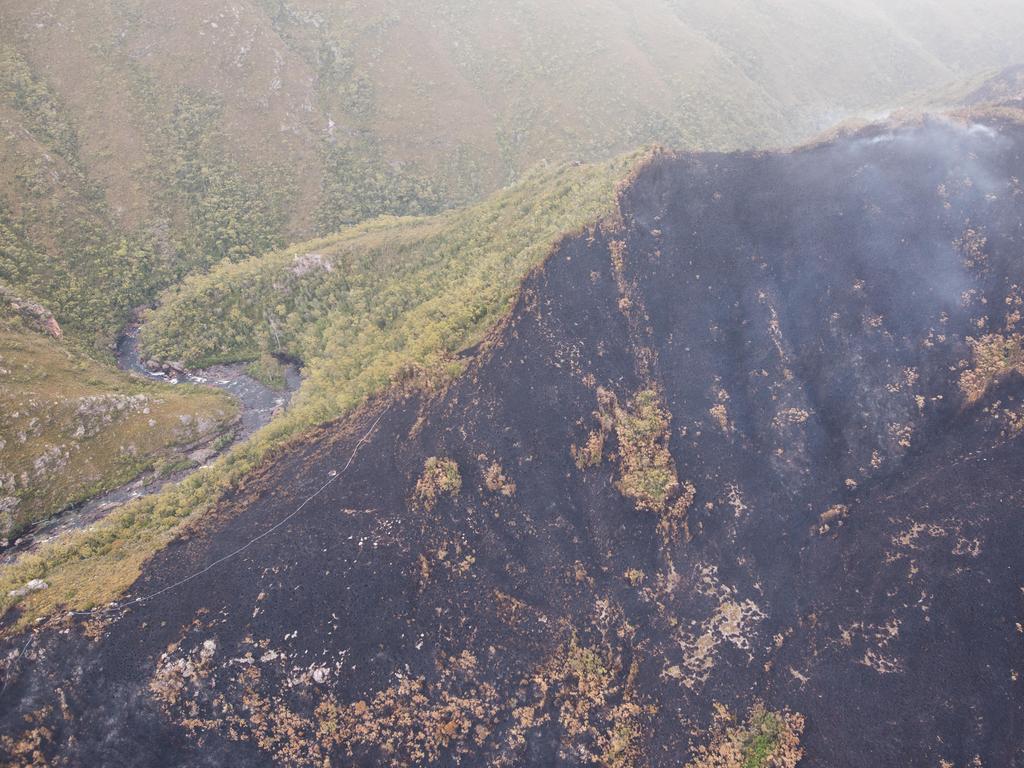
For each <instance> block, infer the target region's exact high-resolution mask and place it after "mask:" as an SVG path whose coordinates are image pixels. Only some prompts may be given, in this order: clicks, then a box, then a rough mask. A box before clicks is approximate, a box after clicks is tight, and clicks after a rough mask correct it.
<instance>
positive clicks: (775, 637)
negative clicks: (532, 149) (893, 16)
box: [0, 120, 1024, 767]
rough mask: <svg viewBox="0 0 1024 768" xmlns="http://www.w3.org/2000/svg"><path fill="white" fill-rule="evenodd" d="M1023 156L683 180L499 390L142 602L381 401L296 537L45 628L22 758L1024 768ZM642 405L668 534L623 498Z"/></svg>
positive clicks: (293, 527)
mask: <svg viewBox="0 0 1024 768" xmlns="http://www.w3.org/2000/svg"><path fill="white" fill-rule="evenodd" d="M1022 149H1024V128H1022V127H1021V126H1020V125H1018V124H1015V123H1010V122H1007V123H997V122H993V121H989V122H987V123H986V124H981V123H971V122H962V123H952V122H945V121H938V120H935V121H927V122H924V123H921V124H918V125H914V126H906V127H898V128H884V129H883V128H879V129H873V130H871V131H868V132H866V133H861V134H858V135H856V136H852V137H846V138H842V139H839V140H837V141H834V142H832V143H829V144H825V145H821V146H816V147H812V148H808V149H803V150H800V151H795V152H792V153H787V154H764V155H751V154H732V155H700V156H684V157H669V156H665V157H662V158H660V159H657V160H656V161H655V162H653V163H652V164H651V165H650V166H649V167H648V168H647V169H646V170H645V171H644V172H643V173H642V174H641V175H640V177H639V178H638V179H637V180H636V181H635V183H634V184H633V185H632V186H631V187H630V188H629V189H628V190H626V191H625V192H624V193H623V198H622V204H621V205H622V214H623V220H624V224H623V226H622V227H621V229H618V230H614V231H613V230H608V229H598V230H597V231H595V232H593V233H590V234H589V235H587V236H583V237H579V238H575V239H570V240H567V241H566V242H564V243H563V244H562V245H561V246H560V248H559V249H558V250H557V251H556V253H554V254H553V255H552V257H551V258H550V259H549V261H548V263H547V264H546V265H545V267H544V269H543V270H541V271H538V272H537V273H536V274H535V275H533V276H532V277H531V278H530V279H529V280H528V281H527V283H526V284H525V285H524V288H523V291H522V294H521V297H520V299H519V302H518V304H517V306H516V308H515V310H514V312H513V315H512V316H511V318H510V319H509V321H508V322H507V323H506V324H505V325H504V326H503V327H502V328H501V329H499V330H498V331H497V332H496V333H495V335H494V336H493V338H492V340H491V342H490V343H489V344H487V345H485V347H484V350H483V351H482V352H480V353H479V355H478V357H477V358H476V360H475V361H474V363H473V364H472V366H471V369H470V371H469V373H468V374H467V375H466V376H464V377H463V378H461V379H460V380H458V381H457V382H455V383H454V384H453V385H452V386H451V387H450V388H449V389H448V390H447V391H445V392H443V393H440V394H436V395H432V396H425V395H420V394H407V395H401V396H395V397H394V398H393V399H392V400H391V401H389V403H381V404H379V405H378V406H376V407H375V409H370V410H368V411H367V412H365V413H363V414H361V415H360V416H358V417H356V418H354V419H352V420H350V421H349V422H348V423H345V424H341V425H337V426H335V427H332V428H330V429H327V430H325V431H323V432H322V433H320V434H319V435H317V436H316V437H315V439H313V440H311V441H310V442H309V443H308V444H307V445H306V446H305V447H304V448H301V449H297V450H295V451H294V452H292V453H291V454H290V455H288V456H286V457H285V458H283V459H282V460H280V461H278V462H277V463H275V464H274V465H273V466H270V467H268V468H267V469H266V470H265V471H264V472H263V473H262V475H261V476H259V477H258V478H255V479H254V480H253V482H252V483H250V485H249V488H250V489H249V491H248V492H247V493H246V494H245V495H244V496H243V497H240V498H234V499H231V500H230V502H229V503H228V504H226V505H225V506H224V508H223V510H222V515H220V517H219V518H218V519H217V520H215V521H211V522H210V523H209V525H207V526H206V528H205V530H204V533H203V534H202V535H199V536H194V537H192V538H191V539H189V540H185V541H178V542H175V543H174V544H173V545H172V546H170V547H169V548H168V549H167V550H165V551H164V552H163V553H162V554H161V555H160V556H158V557H157V558H155V559H154V561H153V562H152V563H151V564H150V566H149V567H148V569H147V572H146V575H145V576H144V577H143V578H142V580H141V581H140V583H139V584H137V585H136V588H135V590H134V592H135V593H136V594H145V593H149V592H152V591H154V590H156V589H159V588H161V587H162V586H163V585H166V584H171V583H173V582H175V581H176V580H178V579H180V578H181V577H182V576H184V575H187V574H189V573H191V572H193V571H195V570H197V569H198V568H201V567H203V566H204V565H205V564H206V563H209V562H211V561H213V560H215V559H216V558H218V557H220V556H222V555H224V554H226V553H228V552H230V551H232V550H234V549H235V548H236V547H238V546H239V545H240V544H241V543H243V542H245V541H247V540H249V539H251V538H252V537H253V536H255V535H256V534H258V533H260V532H261V531H263V530H265V529H266V528H268V527H269V526H271V525H273V524H274V523H275V522H277V521H278V520H280V519H281V518H282V517H283V516H284V515H286V514H288V513H289V512H290V511H291V510H292V509H294V507H295V505H296V504H297V503H298V502H299V501H301V499H303V498H305V497H306V496H307V495H309V494H310V493H311V492H312V491H313V490H315V489H316V488H317V487H319V486H320V485H321V484H322V483H323V482H324V480H325V478H326V477H327V476H328V472H329V471H331V470H339V469H341V467H342V466H343V465H344V464H345V462H346V461H347V460H348V458H349V456H350V455H351V452H352V450H353V447H354V445H355V443H356V441H357V440H358V438H359V436H361V435H362V434H363V433H364V432H365V430H366V428H367V427H368V426H369V424H370V423H372V421H373V420H374V419H375V418H376V417H377V416H378V415H379V414H380V413H381V412H383V414H384V415H383V418H382V419H381V421H380V424H379V425H378V427H377V430H376V431H375V432H374V434H373V436H372V438H371V440H370V441H369V442H368V443H367V444H366V445H365V446H363V448H362V449H361V451H360V452H359V453H358V455H357V457H356V459H355V461H354V462H353V464H352V466H351V468H350V469H349V470H348V471H347V473H346V474H345V475H344V476H343V478H342V479H341V480H340V481H339V482H337V483H336V484H334V485H332V486H331V487H330V488H329V489H328V490H327V491H325V492H324V493H323V494H322V495H321V496H319V497H318V498H317V499H316V501H314V502H313V503H311V504H310V505H309V506H308V507H307V508H306V509H305V510H304V511H303V512H302V513H301V515H299V516H298V517H296V518H295V519H294V520H293V521H292V522H291V523H289V524H288V525H287V526H286V527H284V528H282V529H281V530H279V531H278V532H277V533H275V534H274V535H273V536H270V537H268V538H266V539H264V540H262V541H261V542H259V543H258V544H256V545H255V546H253V547H252V548H251V549H249V550H247V551H246V552H245V553H244V554H243V555H242V556H240V557H239V558H237V559H235V560H233V561H230V562H229V563H227V564H225V565H223V566H222V567H218V568H216V569H214V570H213V571H211V572H210V573H209V574H207V575H205V576H203V577H202V578H199V579H196V580H194V581H191V582H189V583H188V584H186V585H184V586H183V587H181V588H179V589H177V590H176V591H174V592H172V593H168V594H167V595H165V596H164V597H162V598H160V599H157V600H154V601H152V602H150V603H147V604H145V605H143V606H141V607H138V608H135V609H132V610H131V611H129V612H128V613H127V615H125V616H124V617H123V618H120V619H118V620H116V621H113V622H111V623H108V624H102V623H99V622H92V623H89V624H79V623H74V624H69V625H67V626H66V627H65V628H64V629H62V630H58V629H51V630H48V631H44V632H41V633H40V635H39V637H38V638H37V640H36V641H35V642H34V644H33V646H32V648H31V650H30V652H29V653H28V654H27V657H26V658H25V659H24V660H23V661H22V664H21V671H20V672H19V673H18V674H17V675H15V676H14V677H13V679H12V680H11V682H10V684H9V685H8V686H7V688H6V689H5V690H4V691H3V693H2V694H0V711H2V713H3V714H2V715H0V732H2V733H3V734H7V735H6V736H5V737H4V738H3V741H2V742H0V749H2V750H3V751H5V752H6V759H7V760H9V761H13V762H14V763H15V764H32V762H31V760H32V759H33V758H32V755H33V752H38V754H39V756H40V757H39V761H40V762H39V763H38V764H44V763H45V764H50V765H60V764H67V765H110V766H115V765H167V766H170V765H227V764H232V765H271V764H288V765H321V764H326V762H327V761H330V763H331V764H335V765H366V766H370V765H421V764H435V763H436V764H439V765H455V764H461V765H601V764H603V765H610V766H633V765H635V766H681V765H684V764H685V763H686V762H687V759H688V758H689V756H690V754H691V749H692V747H694V746H695V745H698V744H700V743H702V741H703V740H704V734H705V732H706V730H707V728H708V727H709V725H710V724H711V721H712V718H713V715H714V709H715V707H714V705H715V703H716V702H717V703H721V704H724V705H725V706H727V707H729V708H730V709H732V710H734V711H737V712H743V711H745V710H746V709H747V708H748V707H749V706H750V705H751V704H752V703H753V702H754V701H757V700H761V701H764V702H765V703H766V704H767V705H768V706H769V707H770V708H778V709H781V708H789V709H791V710H793V711H796V712H800V713H802V714H803V715H804V716H805V717H806V723H807V727H806V731H805V733H804V737H803V745H804V748H805V750H806V756H805V759H804V761H803V763H802V765H807V766H839V765H842V766H865V767H867V766H878V765H905V766H919V765H920V766H938V765H940V764H943V763H942V761H948V763H949V764H951V765H955V766H966V765H972V764H974V763H972V762H971V761H972V760H975V759H978V760H980V761H981V762H980V763H977V764H979V765H985V766H1014V765H1024V722H1022V717H1024V697H1022V690H1021V686H1022V683H1021V681H1020V677H1019V675H1020V673H1021V672H1022V671H1024V644H1022V643H1024V640H1022V637H1024V636H1022V634H1021V628H1020V627H1021V625H1020V623H1019V622H1021V621H1024V568H1022V566H1021V555H1020V553H1021V551H1022V549H1024V529H1022V526H1021V525H1020V524H1019V517H1020V510H1021V506H1022V502H1024V481H1022V479H1021V476H1022V475H1021V471H1020V470H1021V465H1022V460H1024V447H1022V446H1024V444H1022V443H1021V439H1020V437H1018V434H1019V433H1020V432H1021V431H1022V429H1024V401H1022V398H1024V378H1022V377H1021V375H1020V373H1019V372H1018V369H1020V368H1021V365H1022V363H1021V360H1024V357H1018V355H1020V354H1021V350H1020V339H1019V337H1017V336H1016V335H1015V334H1016V330H1015V326H1017V325H1018V324H1019V323H1020V322H1021V312H1022V311H1024V310H1021V306H1022V301H1024V259H1022V258H1021V257H1022V253H1024V252H1022V249H1024V240H1022V237H1024V188H1022V186H1021V182H1020V181H1019V180H1020V179H1021V178H1024V159H1022V156H1021V151H1022ZM972 340H973V341H972ZM993 350H994V351H993ZM1022 370H1024V369H1022ZM645 392H646V393H651V395H650V396H651V397H652V398H653V399H654V402H655V403H656V404H658V406H657V407H659V408H662V409H663V410H664V416H665V417H666V419H667V427H666V429H665V430H664V434H662V435H660V436H659V435H655V436H654V438H653V439H654V442H655V443H656V444H657V443H658V441H659V440H662V439H664V438H667V443H663V445H667V447H668V449H669V451H670V454H671V463H670V465H669V467H668V470H667V472H668V474H669V476H670V477H669V479H668V481H667V482H665V483H661V484H660V485H659V484H657V483H656V484H655V485H657V486H658V487H657V489H656V492H655V493H654V495H655V496H657V495H658V493H660V492H661V491H664V494H663V495H664V505H663V507H664V508H663V509H660V510H659V509H648V510H639V509H637V506H638V504H637V499H636V497H635V496H633V497H631V496H629V495H627V494H626V493H625V491H626V490H627V489H628V488H629V487H630V486H629V483H628V482H627V481H626V480H625V479H624V473H625V472H626V467H627V463H628V460H629V454H630V450H632V449H631V448H630V444H629V441H628V438H627V436H626V433H625V432H624V431H622V429H620V427H621V425H622V424H623V423H625V422H626V421H628V419H630V418H632V416H631V414H634V415H635V413H638V411H637V410H636V409H637V407H638V406H637V402H638V400H637V395H638V394H640V393H645ZM669 416H670V419H668V417H669ZM655 421H657V420H655ZM655 431H657V430H655ZM594 435H597V436H598V439H599V440H602V441H603V444H602V445H601V446H599V449H598V451H597V457H596V460H594V461H589V462H588V461H585V460H580V456H581V455H582V454H581V453H580V449H581V447H583V446H585V445H586V444H587V441H588V440H589V439H590V437H591V436H594ZM574 449H575V450H574ZM431 458H436V459H438V460H439V461H440V462H442V463H440V464H439V463H434V464H433V465H431V466H432V467H433V469H431V470H429V471H428V472H427V473H426V475H425V472H424V467H425V464H426V463H427V462H428V460H429V459H431ZM448 462H454V463H455V465H457V479H458V483H453V482H449V480H450V479H451V478H447V479H445V478H446V477H447V476H444V477H442V474H441V473H442V472H443V471H447V469H446V468H450V466H451V465H450V464H449V463H448ZM642 463H643V462H641V464H642ZM588 464H589V465H588ZM649 464H650V462H648V465H649ZM648 465H644V466H648ZM434 470H437V471H436V472H435V471H434ZM432 472H433V474H432ZM425 478H426V479H425ZM431 478H433V480H432V479H431ZM432 482H433V483H434V491H435V492H434V493H428V492H426V491H425V489H426V488H427V487H428V486H429V485H430V483H432ZM418 484H419V489H418V488H417V485H418ZM653 506H655V507H657V506H658V505H657V504H656V503H655V504H654V505H653ZM12 647H13V646H12ZM19 750H20V751H19Z"/></svg>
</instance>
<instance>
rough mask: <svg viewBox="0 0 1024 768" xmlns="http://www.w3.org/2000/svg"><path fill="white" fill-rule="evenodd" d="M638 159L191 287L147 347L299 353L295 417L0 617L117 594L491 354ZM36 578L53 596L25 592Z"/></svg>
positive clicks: (145, 502) (109, 528)
mask: <svg viewBox="0 0 1024 768" xmlns="http://www.w3.org/2000/svg"><path fill="white" fill-rule="evenodd" d="M645 157H646V155H641V154H634V155H627V156H625V157H623V158H619V159H617V160H613V161H608V162H606V163H601V164H593V165H570V166H564V167H560V168H551V169H548V170H547V171H546V172H537V173H534V174H531V175H529V176H528V177H527V178H526V179H524V180H523V181H521V182H520V183H518V184H516V185H514V186H513V187H511V188H509V189H508V190H506V191H504V192H501V193H499V194H498V195H496V196H494V197H493V198H492V199H490V200H488V201H485V202H484V203H480V204H478V205H476V206H472V207H470V208H467V209H465V210H460V211H453V212H451V213H448V214H443V215H439V216H436V217H432V218H423V219H405V220H394V219H384V220H380V221H377V222H371V223H367V224H364V225H362V226H361V227H357V228H355V229H352V230H350V231H347V232H344V233H342V234H340V235H338V236H336V237H334V238H329V239H327V240H324V241H321V242H318V243H314V244H307V245H305V246H298V247H296V248H293V249H290V250H288V251H285V252H282V253H278V254H273V255H270V256H267V257H264V258H262V259H257V260H252V261H249V262H245V263H241V264H233V265H222V266H221V267H219V268H218V269H217V270H215V271H214V272H213V274H212V275H210V276H208V277H205V276H197V277H194V278H192V279H190V280H189V281H187V282H186V283H185V285H184V287H183V288H182V289H181V290H180V291H177V292H175V293H174V294H171V295H168V296H167V297H165V298H166V299H167V303H166V304H165V305H164V307H162V308H161V309H160V310H158V311H157V313H155V314H156V315H157V316H158V317H159V318H161V319H162V320H163V321H166V322H168V323H171V325H170V326H169V327H167V328H164V327H163V326H161V325H157V324H154V325H153V326H152V328H151V327H150V326H148V325H147V327H146V328H145V329H144V331H145V335H146V336H151V337H153V338H154V339H156V340H158V341H159V343H160V344H161V345H162V348H163V349H167V348H168V345H170V344H172V343H173V341H174V340H173V336H174V335H176V334H181V339H182V341H184V345H183V346H182V347H181V348H180V349H178V350H177V351H180V352H182V355H183V357H184V358H185V359H186V360H188V361H189V362H199V361H200V360H201V361H203V362H210V361H212V360H214V359H220V360H223V359H239V358H245V357H247V356H251V357H257V356H258V355H259V353H260V352H261V351H262V352H264V353H265V352H279V351H283V352H285V353H287V354H291V355H302V356H303V357H304V359H305V373H306V375H305V378H304V381H303V383H302V386H301V389H300V390H299V392H298V393H297V394H296V396H295V397H294V398H293V400H292V402H291V404H290V407H289V409H288V410H287V412H286V413H284V414H282V415H280V416H279V417H278V418H276V419H274V420H273V421H272V422H271V423H270V424H269V425H268V426H267V427H266V428H264V429H263V430H261V431H260V432H258V433H257V434H256V435H255V436H254V437H253V438H252V439H250V440H248V441H247V442H245V443H243V444H241V445H239V446H238V447H236V448H235V449H234V450H232V451H230V452H229V453H228V454H227V455H225V456H224V457H222V459H221V460H219V461H217V462H216V463H214V464H213V465H212V466H210V467H206V468H204V469H202V470H200V471H198V472H196V473H195V474H194V475H192V476H190V477H189V478H188V479H187V480H186V481H185V482H182V483H180V484H178V485H176V486H174V487H171V488H168V489H167V490H165V491H164V492H163V493H161V494H157V495H155V496H151V497H148V498H144V499H140V500H138V501H135V502H133V503H130V504H127V505H124V506H123V507H121V508H120V509H118V510H116V511H115V512H113V513H111V514H110V515H109V516H108V517H107V518H106V519H105V520H103V521H102V522H101V523H100V524H99V525H97V526H95V527H93V528H90V529H86V530H83V531H79V532H76V533H74V534H72V535H70V536H67V537H63V538H60V539H57V540H56V541H54V542H52V543H51V544H48V545H46V546H43V547H41V548H40V549H39V550H38V551H37V552H34V553H31V554H28V555H26V556H23V557H22V558H20V559H19V560H18V561H17V562H15V563H14V564H13V565H11V566H9V567H7V568H5V569H3V570H2V571H0V610H2V611H6V610H7V609H8V608H9V607H11V606H12V605H14V604H18V606H19V609H20V611H22V612H23V613H21V614H20V621H19V623H20V624H24V623H25V622H27V621H29V620H30V619H32V618H35V617H36V616H38V615H46V614H47V613H50V612H52V611H53V610H55V608H57V607H58V606H75V607H79V608H91V607H93V606H95V605H97V604H102V603H105V602H107V601H109V600H111V599H114V598H116V597H117V596H118V594H120V593H121V592H122V591H123V590H124V589H126V588H127V587H128V586H129V585H130V584H131V583H132V582H133V581H135V579H136V578H137V577H138V574H139V569H140V567H141V564H142V563H143V562H145V561H146V560H147V559H148V558H149V557H151V556H152V555H153V554H154V553H155V552H156V551H158V550H159V549H161V548H162V547H164V546H166V544H167V542H168V540H170V538H172V537H173V536H175V535H181V534H182V530H183V527H185V528H187V527H188V526H189V525H190V524H194V523H196V522H198V521H201V520H202V518H203V516H204V514H206V513H209V512H211V511H212V510H214V509H215V508H216V507H217V505H218V504H219V503H220V502H222V501H223V500H226V499H229V498H231V497H232V496H234V495H235V494H236V493H239V492H242V490H243V489H244V488H245V487H246V485H247V484H248V483H249V482H250V475H251V473H253V472H254V471H255V470H259V469H260V468H261V467H262V466H265V465H266V464H267V463H268V462H270V461H272V460H273V459H274V457H276V456H279V455H281V454H282V453H283V452H284V451H286V450H287V447H288V444H289V443H290V442H294V441H295V440H297V439H308V438H309V434H310V430H315V428H317V427H319V426H321V425H323V424H324V423H325V422H328V421H330V420H331V419H335V418H338V417H339V416H343V415H347V414H350V413H351V412H352V410H353V409H354V408H356V407H358V406H359V405H361V404H363V403H365V401H366V400H367V399H368V398H370V397H373V396H376V395H379V394H380V393H381V392H382V391H384V390H386V389H387V388H388V387H389V385H392V384H393V385H395V386H398V387H405V388H409V389H413V390H416V389H424V390H428V391H429V390H435V389H442V388H444V387H445V386H447V384H448V383H449V382H450V381H451V379H452V378H454V377H455V376H457V375H459V374H460V373H462V372H463V371H464V369H465V366H466V364H467V362H468V357H467V356H466V355H465V354H462V353H463V351H464V350H466V349H467V348H471V347H473V346H475V345H477V344H480V343H482V342H486V339H487V336H488V334H489V333H491V331H492V329H493V326H494V325H495V323H497V322H498V321H499V320H500V319H501V318H502V317H503V316H504V315H505V314H507V312H508V309H509V306H510V302H511V301H512V300H513V299H514V297H515V295H516V291H517V289H518V288H519V285H520V283H521V281H522V280H523V278H524V277H525V276H526V275H527V273H529V271H530V270H531V269H533V268H536V267H537V266H539V265H540V264H541V263H542V262H543V261H544V259H545V258H546V257H547V255H548V254H549V253H550V252H551V250H552V249H553V248H554V247H555V246H557V244H558V243H559V242H560V241H561V240H562V239H563V238H564V237H567V236H570V235H573V234H576V233H579V232H585V231H589V230H591V229H592V228H593V227H595V226H596V225H597V223H598V222H600V221H604V220H608V221H612V220H614V219H615V217H616V210H617V207H616V200H617V190H618V188H619V186H620V185H621V184H623V183H625V182H626V181H628V179H629V177H630V176H631V175H632V174H633V173H634V172H635V170H636V168H638V167H639V166H640V165H641V164H642V163H643V162H644V158H645ZM310 248H315V249H316V250H314V251H312V252H310V250H309V249H310ZM384 264H386V265H387V266H388V269H386V270H384V269H381V268H380V267H381V266H382V265H384ZM279 308H280V309H279ZM204 329H205V330H204ZM225 343H229V344H230V345H231V346H222V345H224V344H225ZM270 344H272V345H274V346H273V348H270V349H267V347H265V346H263V345H270ZM211 345H213V346H211ZM197 355H198V357H197ZM97 574H102V578H97ZM32 579H45V581H46V582H47V583H48V584H49V587H50V588H49V589H48V590H46V591H45V592H42V593H37V594H32V595H27V596H26V595H23V594H18V593H17V590H18V589H19V588H20V587H21V585H22V584H24V583H25V582H27V581H30V580H32Z"/></svg>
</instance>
